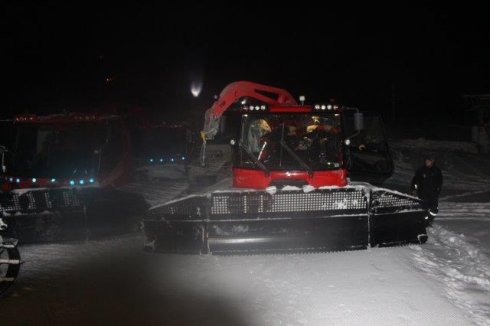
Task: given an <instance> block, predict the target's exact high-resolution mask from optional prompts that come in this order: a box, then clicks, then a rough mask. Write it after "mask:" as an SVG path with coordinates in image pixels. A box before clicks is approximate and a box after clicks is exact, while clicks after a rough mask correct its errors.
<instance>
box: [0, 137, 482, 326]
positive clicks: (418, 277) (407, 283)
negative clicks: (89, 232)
mask: <svg viewBox="0 0 490 326" xmlns="http://www.w3.org/2000/svg"><path fill="white" fill-rule="evenodd" d="M405 145H406V144H405ZM395 154H396V155H395V158H396V173H395V175H394V176H393V177H392V178H391V179H390V180H388V182H387V186H388V187H393V188H395V189H398V190H400V191H406V190H407V188H408V184H409V182H410V178H411V177H412V175H413V171H414V169H415V167H416V166H418V164H419V163H421V157H420V155H422V154H420V153H418V152H417V151H414V150H410V149H409V150H407V149H406V146H405V147H404V148H402V147H401V146H400V147H397V148H395ZM439 161H440V165H441V167H442V168H443V173H444V177H445V185H444V192H443V194H442V198H441V205H440V208H441V212H440V215H439V217H438V219H437V220H436V222H435V226H434V227H433V228H432V229H430V230H429V240H428V242H427V243H426V244H425V245H423V246H415V245H414V246H405V247H396V248H371V249H369V250H365V251H352V252H337V253H318V254H306V255H300V254H291V255H252V256H231V257H227V256H225V257H220V256H193V255H164V254H151V253H146V252H144V251H143V250H142V244H143V239H142V237H141V235H139V234H135V235H127V236H120V237H117V238H114V239H106V240H101V241H89V242H84V243H70V244H49V245H37V246H34V245H31V246H23V247H21V248H20V250H21V254H22V256H23V259H24V261H25V264H24V265H23V266H22V270H21V275H20V277H19V279H18V282H17V283H16V284H15V287H14V288H13V290H12V291H10V293H9V295H8V296H7V297H4V298H2V299H0V324H1V325H2V326H3V325H31V324H35V325H72V324H108V323H115V324H116V323H117V324H118V325H136V324H138V325H140V324H155V325H490V228H489V227H490V182H489V181H490V180H489V179H490V164H488V163H489V162H490V157H489V156H482V155H474V154H469V153H451V152H448V151H445V152H444V153H440V160H439ZM161 186H162V185H160V186H158V187H157V186H155V187H156V188H157V189H155V192H153V191H148V194H147V196H148V198H151V199H153V200H154V202H152V203H153V204H154V203H156V201H158V200H161V199H169V200H170V199H172V198H174V197H175V196H176V195H178V193H179V192H182V191H184V190H185V185H183V184H181V183H176V182H175V181H172V182H169V184H168V185H167V186H164V187H161ZM134 187H137V185H134ZM156 191H158V192H156Z"/></svg>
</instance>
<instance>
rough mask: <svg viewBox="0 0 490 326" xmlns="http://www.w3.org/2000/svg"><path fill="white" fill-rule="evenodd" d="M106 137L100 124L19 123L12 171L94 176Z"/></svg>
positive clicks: (56, 175) (29, 175)
mask: <svg viewBox="0 0 490 326" xmlns="http://www.w3.org/2000/svg"><path fill="white" fill-rule="evenodd" d="M105 139H106V130H105V125H104V124H99V123H98V124H95V125H94V124H87V123H85V124H65V125H20V126H19V127H18V129H17V135H16V141H15V145H14V156H13V162H12V163H13V173H14V174H15V175H21V176H25V177H42V178H68V177H72V176H83V175H92V176H93V175H94V174H95V172H96V171H95V168H96V167H97V163H98V160H97V155H96V154H97V153H98V152H99V150H100V149H101V148H102V146H103V144H104V143H105Z"/></svg>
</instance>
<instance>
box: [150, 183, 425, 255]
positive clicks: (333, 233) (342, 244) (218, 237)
mask: <svg viewBox="0 0 490 326" xmlns="http://www.w3.org/2000/svg"><path fill="white" fill-rule="evenodd" d="M425 216H426V211H425V210H423V209H422V207H421V205H420V201H419V200H417V199H416V198H413V197H410V196H408V195H404V194H401V193H397V192H393V191H390V190H387V189H382V188H374V187H371V186H366V185H356V186H348V187H344V188H333V187H332V188H325V189H316V190H314V191H310V192H304V191H303V190H302V189H297V190H283V191H278V192H276V193H274V194H271V193H268V192H266V191H228V192H213V193H208V194H204V195H194V196H190V197H187V198H183V199H181V200H177V201H174V202H170V203H167V204H164V205H161V206H158V207H154V208H152V209H150V211H149V213H148V214H147V216H146V218H145V219H144V223H143V224H144V231H145V235H146V238H147V242H146V247H147V248H148V249H152V250H156V251H161V252H174V253H213V254H235V253H236V254H240V253H268V252H310V251H339V250H354V249H365V248H367V247H368V246H391V245H400V244H406V243H420V242H424V241H425V240H424V239H426V235H425V221H424V218H425ZM424 237H425V238H424Z"/></svg>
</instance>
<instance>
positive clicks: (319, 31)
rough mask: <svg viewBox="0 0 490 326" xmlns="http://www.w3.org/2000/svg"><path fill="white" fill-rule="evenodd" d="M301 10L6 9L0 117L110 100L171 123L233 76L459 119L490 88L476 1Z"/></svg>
mask: <svg viewBox="0 0 490 326" xmlns="http://www.w3.org/2000/svg"><path fill="white" fill-rule="evenodd" d="M299 4H300V3H298V5H295V6H290V7H288V6H286V7H277V8H272V7H271V6H267V7H266V6H265V5H264V4H262V5H259V4H254V3H250V2H235V1H234V2H229V4H228V6H226V7H224V6H217V5H216V6H210V5H209V4H205V3H204V2H202V3H200V4H192V3H187V2H186V3H184V2H182V6H180V7H178V8H177V7H173V6H171V5H169V4H168V3H166V2H160V3H150V4H144V5H143V4H134V5H124V4H121V3H120V4H118V5H117V6H108V5H107V6H103V5H101V4H97V3H93V4H88V3H87V2H80V3H79V5H78V6H75V5H73V4H66V3H65V4H51V5H48V4H41V3H39V2H33V3H30V4H29V3H23V4H19V3H17V2H11V3H10V4H3V5H1V7H2V8H0V21H1V24H2V30H3V32H2V33H3V35H4V37H3V38H2V43H3V46H2V48H3V49H4V50H3V51H2V52H3V53H4V55H6V57H5V58H4V59H3V60H2V74H1V77H2V79H3V83H2V84H3V85H4V86H3V87H2V88H3V92H2V93H3V95H2V100H3V101H2V102H3V103H2V104H3V109H2V115H3V117H2V118H5V117H8V116H9V115H10V114H12V113H15V112H27V111H29V112H59V111H60V110H62V109H68V110H75V109H79V108H83V107H92V108H93V107H103V106H104V105H110V104H117V105H135V106H141V107H144V108H147V109H148V110H153V111H156V112H165V114H166V115H167V114H168V115H169V116H171V115H174V116H175V115H177V116H178V115H179V114H180V113H181V112H184V111H183V110H188V109H189V108H192V109H201V108H202V110H204V109H205V108H207V107H209V106H210V105H211V103H212V101H213V99H212V97H213V95H215V94H218V93H219V92H220V90H221V89H222V88H223V87H224V86H225V85H226V84H228V83H229V82H232V81H236V80H251V81H256V82H261V83H265V84H271V85H274V86H278V87H282V88H285V89H288V90H289V91H290V92H291V93H292V94H293V95H295V96H298V95H300V94H304V95H306V96H307V99H309V100H310V101H313V102H319V101H325V100H328V99H329V98H335V99H336V100H337V101H338V102H340V103H343V104H346V105H349V106H358V107H360V108H364V109H367V110H373V111H378V112H381V113H383V114H385V115H387V116H389V115H390V113H391V110H392V100H393V98H394V99H395V108H396V114H397V116H398V117H410V116H413V115H420V116H422V117H428V118H430V117H433V116H434V113H435V112H438V113H437V114H440V116H441V117H442V116H444V117H447V118H449V119H450V118H455V117H457V115H454V113H455V112H458V111H461V110H462V109H463V105H464V103H463V100H462V97H461V96H462V95H463V94H468V93H490V59H489V58H490V36H489V35H490V33H489V32H490V28H489V27H490V20H488V18H487V17H486V16H487V13H488V11H487V10H486V9H485V7H484V6H483V2H482V5H478V4H471V5H470V4H469V3H466V2H465V3H463V4H461V3H460V4H459V5H449V4H447V3H440V4H437V5H435V4H432V5H427V4H424V3H423V2H404V3H398V2H393V3H392V4H390V5H372V3H371V2H369V3H367V2H365V3H364V4H363V5H359V4H356V3H346V4H343V5H335V6H332V5H330V4H329V3H327V2H326V3H324V4H322V7H326V8H321V7H319V6H318V7H315V6H314V5H307V4H306V3H304V4H303V3H301V6H300V5H299ZM462 5H465V6H466V7H461V6H462ZM192 81H194V82H200V81H201V82H202V83H203V91H202V93H201V95H200V97H199V98H197V99H195V98H192V95H191V92H190V84H191V82H192ZM429 113H432V114H429Z"/></svg>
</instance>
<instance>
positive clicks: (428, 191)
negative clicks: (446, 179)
mask: <svg viewBox="0 0 490 326" xmlns="http://www.w3.org/2000/svg"><path fill="white" fill-rule="evenodd" d="M441 187H442V173H441V170H440V169H439V168H438V167H437V166H436V165H435V164H434V165H433V166H432V167H430V168H429V167H427V166H425V165H423V166H421V167H420V168H418V169H417V172H415V176H414V177H413V179H412V187H411V188H412V191H414V190H416V191H417V195H418V196H419V198H421V199H424V200H427V199H429V200H430V199H437V198H438V197H439V194H440V193H441Z"/></svg>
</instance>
